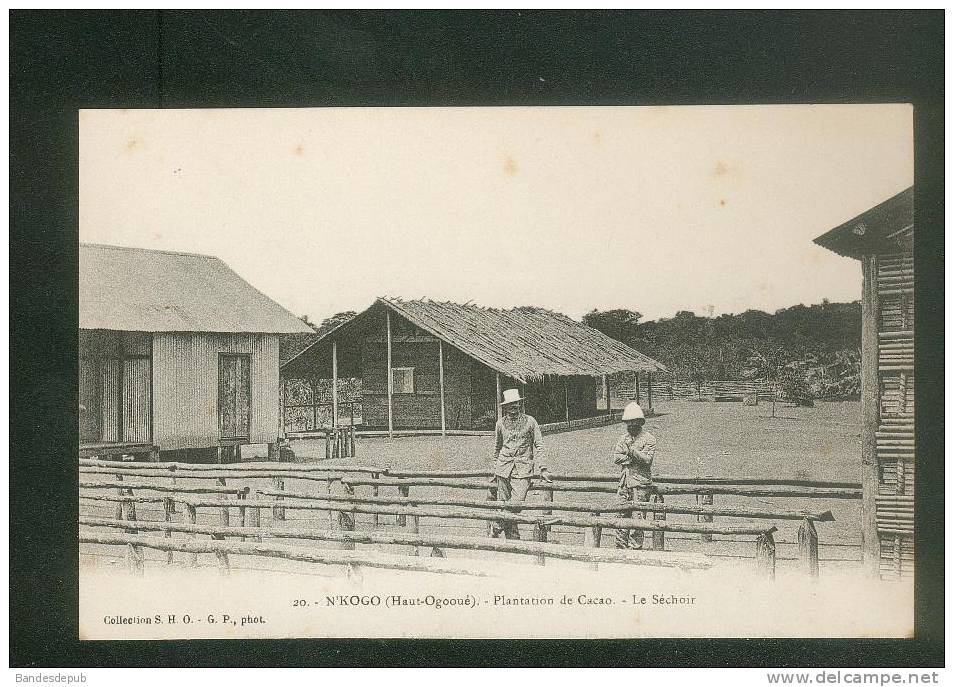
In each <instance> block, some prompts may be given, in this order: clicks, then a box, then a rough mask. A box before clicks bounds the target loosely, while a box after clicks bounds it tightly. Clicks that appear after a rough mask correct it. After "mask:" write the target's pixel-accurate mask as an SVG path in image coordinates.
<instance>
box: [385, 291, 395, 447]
mask: <svg viewBox="0 0 954 687" xmlns="http://www.w3.org/2000/svg"><path fill="white" fill-rule="evenodd" d="M384 315H385V320H386V324H387V339H388V436H389V437H391V438H394V399H393V396H394V372H392V370H391V363H392V360H391V311H390V310H387V311H385V313H384Z"/></svg>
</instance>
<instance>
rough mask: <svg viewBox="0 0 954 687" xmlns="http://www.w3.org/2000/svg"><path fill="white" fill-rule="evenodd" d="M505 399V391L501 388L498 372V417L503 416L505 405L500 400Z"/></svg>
mask: <svg viewBox="0 0 954 687" xmlns="http://www.w3.org/2000/svg"><path fill="white" fill-rule="evenodd" d="M502 400H503V391H502V390H501V389H500V373H499V372H498V373H497V419H498V420H499V419H500V418H502V417H503V407H502V406H501V405H500V402H501V401H502Z"/></svg>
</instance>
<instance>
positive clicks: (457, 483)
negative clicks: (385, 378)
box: [341, 476, 861, 499]
mask: <svg viewBox="0 0 954 687" xmlns="http://www.w3.org/2000/svg"><path fill="white" fill-rule="evenodd" d="M616 479H617V481H618V480H619V478H618V477H617V478H616ZM341 481H342V483H343V484H347V485H349V486H352V487H356V486H377V487H448V488H453V489H478V490H487V489H490V488H492V487H493V484H491V483H490V482H483V483H481V482H473V481H468V480H462V479H445V478H439V477H417V478H407V479H398V478H394V477H382V478H379V479H374V478H363V477H350V476H345V477H344V478H342V480H341ZM531 489H532V490H537V491H554V492H557V491H559V492H583V493H598V494H615V493H616V490H617V487H616V486H615V485H609V484H582V483H578V482H558V481H556V480H554V481H553V482H545V481H543V480H535V481H534V482H533V485H532V486H531ZM656 489H657V490H658V492H659V493H661V494H664V495H667V494H730V495H735V496H762V497H808V498H830V499H860V498H861V490H860V489H854V488H845V487H842V488H827V487H782V486H779V487H760V486H751V485H739V486H730V485H719V484H712V485H708V484H706V485H693V484H662V485H656Z"/></svg>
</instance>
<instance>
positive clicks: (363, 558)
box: [79, 522, 490, 577]
mask: <svg viewBox="0 0 954 687" xmlns="http://www.w3.org/2000/svg"><path fill="white" fill-rule="evenodd" d="M130 524H136V525H138V523H128V522H127V523H126V526H127V527H129V525H130ZM79 541H80V543H81V544H103V545H107V546H110V545H111V546H125V547H131V548H135V547H142V548H147V549H156V550H159V551H181V552H183V553H189V554H200V553H212V554H216V556H218V557H219V560H220V561H222V560H223V558H222V557H223V556H265V557H268V558H284V559H286V560H293V561H304V562H307V563H324V564H327V565H347V566H363V567H368V568H386V569H389V570H406V571H410V572H430V573H447V574H455V575H474V576H477V577H489V576H490V574H489V573H486V572H483V571H480V570H474V569H468V568H464V567H461V566H458V565H454V564H453V563H448V562H445V561H437V560H434V559H428V558H415V557H410V556H398V555H394V554H376V553H374V552H361V553H356V552H353V551H340V550H332V549H329V550H320V549H305V548H303V547H300V546H289V545H285V544H271V543H268V544H265V543H262V544H259V543H255V542H233V541H225V540H219V539H212V540H197V539H161V538H157V537H147V536H141V535H132V534H113V533H109V534H103V533H99V532H80V535H79ZM220 565H222V567H223V568H224V569H225V570H228V568H229V564H228V562H227V558H226V559H225V562H222V563H220ZM140 570H141V562H140Z"/></svg>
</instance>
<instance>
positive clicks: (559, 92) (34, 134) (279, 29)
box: [9, 11, 944, 667]
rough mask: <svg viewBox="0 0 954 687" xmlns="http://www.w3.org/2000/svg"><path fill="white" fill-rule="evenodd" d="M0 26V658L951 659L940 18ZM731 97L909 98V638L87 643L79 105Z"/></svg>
mask: <svg viewBox="0 0 954 687" xmlns="http://www.w3.org/2000/svg"><path fill="white" fill-rule="evenodd" d="M9 18H10V41H11V42H10V105H11V110H10V132H11V148H10V170H11V178H10V194H11V207H10V213H11V214H10V222H11V232H10V304H11V311H10V331H11V334H10V396H9V400H10V449H11V450H10V466H9V470H10V525H11V544H10V552H11V555H10V637H11V640H10V657H11V658H10V660H11V665H13V666H20V667H37V666H47V667H54V666H79V667H82V666H88V667H95V666H193V667H197V666H370V665H376V666H408V665H421V666H438V665H440V666H485V665H486V666H543V665H546V666H571V665H573V666H724V665H731V666H791V667H797V666H804V667H822V666H838V665H840V666H872V667H875V666H918V667H929V666H941V665H943V661H944V653H943V637H944V617H943V613H944V610H943V609H944V602H943V601H944V583H943V569H944V565H943V556H944V527H943V522H944V504H943V485H944V480H943V469H944V466H943V415H942V414H943V408H944V396H943V389H944V382H943V367H944V362H943V351H944V344H943V340H944V337H943V332H944V327H943V319H942V318H943V304H944V294H943V288H942V285H943V263H942V257H943V248H944V238H943V226H944V225H943V189H944V169H943V142H944V125H943V115H944V103H943V95H944V67H943V57H944V56H943V44H944V35H943V34H944V13H943V11H930V12H914V11H903V12H901V11H892V12H881V11H879V12H820V11H812V12H722V11H720V12H659V11H653V12H631V11H616V12H602V11H599V12H597V11H587V12H541V11H534V12H526V11H523V12H521V11H482V12H457V11H440V12H433V11H430V12H427V11H413V12H384V11H373V12H372V11H348V12H288V11H282V12H280V11H270V12H245V11H242V12H205V11H203V12H186V11H124V12H117V11H109V12H88V11H43V12H36V11H32V12H31V11H11V12H10V14H9ZM742 102H745V103H783V102H795V103H813V102H911V103H914V105H915V113H914V117H915V136H916V175H915V208H916V222H917V224H918V233H917V245H916V260H917V261H918V283H917V288H916V307H917V311H916V313H917V314H916V317H917V318H918V331H919V337H918V340H917V359H918V367H919V375H918V387H917V404H918V407H919V418H918V428H917V434H918V445H919V461H920V462H919V466H918V515H917V522H916V536H917V543H918V549H917V551H918V574H917V578H916V595H917V600H916V609H915V610H916V632H915V636H916V638H915V639H911V640H835V641H832V640H762V639H750V640H716V639H712V640H669V639H656V640H620V641H595V640H594V641H562V640H560V641H509V640H495V641H452V640H366V639H355V640H256V641H252V640H249V641H238V640H232V641H205V640H194V641H188V642H185V641H178V642H79V641H78V639H77V625H76V611H77V604H78V599H77V578H76V569H77V557H78V553H77V544H76V531H77V526H76V524H75V513H76V512H77V507H78V503H77V491H76V488H75V480H76V473H75V469H74V468H73V461H72V460H54V459H53V458H51V457H52V456H71V455H73V454H74V451H75V436H76V431H77V426H76V423H77V420H76V416H75V408H76V403H75V398H74V397H75V395H76V393H77V391H76V353H77V350H76V348H77V343H76V338H77V334H76V331H77V330H76V325H77V315H76V307H77V296H76V269H77V236H76V226H77V218H78V209H77V208H78V203H77V194H78V176H77V172H78V168H77V131H78V127H77V116H76V110H77V109H78V108H82V107H127V108H138V107H222V106H229V107H273V106H292V105H294V106H329V105H336V106H361V105H390V106H405V105H443V106H454V105H576V104H591V105H611V104H629V105H633V104H716V103H742ZM806 202H810V199H806ZM820 229H822V230H823V229H824V228H820Z"/></svg>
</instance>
